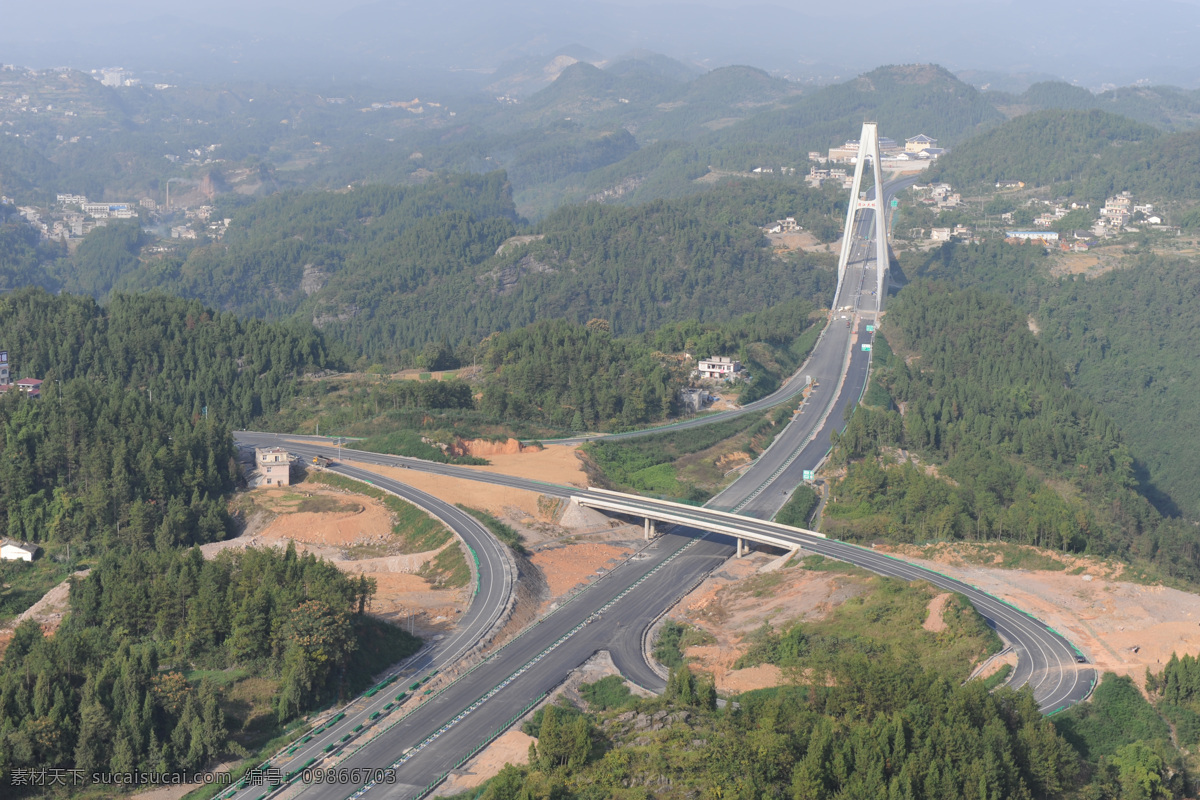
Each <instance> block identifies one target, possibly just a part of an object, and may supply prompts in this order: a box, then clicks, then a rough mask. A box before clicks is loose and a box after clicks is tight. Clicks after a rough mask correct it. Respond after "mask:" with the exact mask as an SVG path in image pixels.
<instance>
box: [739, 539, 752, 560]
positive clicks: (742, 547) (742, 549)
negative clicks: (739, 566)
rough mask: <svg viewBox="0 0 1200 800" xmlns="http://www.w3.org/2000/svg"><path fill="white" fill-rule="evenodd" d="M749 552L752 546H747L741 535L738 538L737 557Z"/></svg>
mask: <svg viewBox="0 0 1200 800" xmlns="http://www.w3.org/2000/svg"><path fill="white" fill-rule="evenodd" d="M749 552H750V548H749V547H747V546H746V540H745V539H743V538H742V537H740V536H739V537H738V540H737V557H738V558H741V557H742V556H744V555H746V554H747V553H749Z"/></svg>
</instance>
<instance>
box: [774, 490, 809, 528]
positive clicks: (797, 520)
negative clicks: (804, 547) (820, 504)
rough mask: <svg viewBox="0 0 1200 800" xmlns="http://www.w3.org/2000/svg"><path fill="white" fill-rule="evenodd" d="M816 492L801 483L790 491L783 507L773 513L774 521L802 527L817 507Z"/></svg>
mask: <svg viewBox="0 0 1200 800" xmlns="http://www.w3.org/2000/svg"><path fill="white" fill-rule="evenodd" d="M817 500H818V497H817V492H816V490H814V489H813V488H812V487H811V486H809V485H807V484H801V485H799V486H797V487H796V491H794V492H792V496H791V497H789V498H788V501H787V503H786V504H785V505H784V507H783V508H781V509H779V513H778V514H776V515H775V521H776V522H778V523H780V524H782V525H791V526H792V527H793V528H803V527H804V526H805V525H807V524H808V518H809V517H810V516H811V515H812V512H813V509H814V508H816V507H817Z"/></svg>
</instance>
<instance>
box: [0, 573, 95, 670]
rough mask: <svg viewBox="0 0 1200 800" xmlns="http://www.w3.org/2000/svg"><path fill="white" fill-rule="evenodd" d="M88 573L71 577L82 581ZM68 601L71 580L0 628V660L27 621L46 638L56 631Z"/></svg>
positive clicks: (52, 590) (67, 580)
mask: <svg viewBox="0 0 1200 800" xmlns="http://www.w3.org/2000/svg"><path fill="white" fill-rule="evenodd" d="M90 572H91V570H90V569H84V570H80V571H79V572H76V573H75V574H74V575H72V576H71V577H72V578H77V579H79V580H83V579H84V578H86V577H87V576H88V573H90ZM70 599H71V578H67V579H66V580H65V581H63V582H62V583H60V584H58V585H57V586H55V587H54V588H53V589H51V590H50V591H48V592H46V593H45V594H44V595H42V598H41V599H40V600H38V601H37V602H36V603H34V604H33V605H31V606H30V607H29V608H27V609H25V610H24V611H22V612H21V613H20V614H19V615H18V616H17V618H16V619H14V620H13V621H12V623H11V624H9V625H8V626H7V627H4V628H0V658H3V657H4V650H5V648H7V647H8V643H9V642H10V641H12V637H13V633H14V632H15V631H16V629H17V626H18V625H20V624H21V623H22V622H24V621H25V620H27V619H32V620H33V621H34V622H36V623H37V624H38V625H40V626H41V627H42V632H43V633H45V634H46V635H47V636H49V635H50V634H52V633H54V632H55V631H56V630H58V626H59V625H60V624H61V623H62V621H63V617H65V616H66V615H67V610H68V608H69V602H70Z"/></svg>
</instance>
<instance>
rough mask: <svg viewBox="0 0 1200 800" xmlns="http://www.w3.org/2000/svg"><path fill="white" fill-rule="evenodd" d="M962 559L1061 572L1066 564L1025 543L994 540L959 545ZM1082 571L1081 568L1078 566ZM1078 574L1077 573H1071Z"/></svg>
mask: <svg viewBox="0 0 1200 800" xmlns="http://www.w3.org/2000/svg"><path fill="white" fill-rule="evenodd" d="M958 550H959V552H960V553H961V555H962V559H963V560H964V561H969V562H971V563H973V564H980V565H982V566H987V567H999V568H1000V569H1029V570H1048V571H1051V572H1061V571H1062V570H1065V569H1066V568H1067V565H1066V564H1065V563H1063V562H1062V561H1060V560H1059V559H1057V558H1055V557H1054V556H1053V555H1050V554H1048V553H1045V552H1042V551H1040V550H1038V549H1037V548H1035V547H1029V546H1027V545H1019V544H1010V543H1008V542H994V543H991V544H981V545H974V546H970V547H959V548H958ZM1080 572H1082V568H1080ZM1071 574H1079V573H1071Z"/></svg>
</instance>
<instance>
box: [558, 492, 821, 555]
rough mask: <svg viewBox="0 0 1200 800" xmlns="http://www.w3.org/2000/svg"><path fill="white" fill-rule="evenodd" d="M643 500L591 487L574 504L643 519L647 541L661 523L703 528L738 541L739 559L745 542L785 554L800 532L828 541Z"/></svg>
mask: <svg viewBox="0 0 1200 800" xmlns="http://www.w3.org/2000/svg"><path fill="white" fill-rule="evenodd" d="M642 499H644V498H642V497H641V496H640V495H636V494H627V493H625V492H614V491H611V490H609V489H597V488H595V487H594V486H589V487H588V490H587V492H586V493H584V494H574V495H571V502H572V503H578V504H579V505H581V506H586V507H587V508H595V509H598V510H600V511H608V512H611V513H614V514H625V515H627V516H631V517H641V518H642V519H643V520H644V521H645V528H644V530H645V532H646V540H647V541H649V540H650V539H651V538H652V537H653V536H654V534H655V523H658V522H666V523H669V524H671V525H687V526H690V527H699V528H701V529H702V530H706V531H708V532H710V533H724V534H728V535H729V536H732V537H734V539H736V540H737V555H738V558H741V557H742V556H743V555H745V554H746V546H745V542H746V541H747V540H748V541H752V542H758V543H759V544H765V545H769V546H771V547H782V548H783V549H784V550H795V549H796V548H797V547H798V546H799V545H798V544H797V542H796V539H795V538H794V537H795V535H796V532H797V531H799V532H800V533H803V534H805V535H806V536H816V537H818V538H821V539H824V538H825V534H823V533H818V532H816V531H810V530H804V529H803V528H793V527H791V526H790V525H781V524H779V523H778V522H761V523H759V526H758V527H756V528H754V529H753V530H747V529H746V528H745V525H744V523H745V522H746V517H744V516H742V515H740V514H731V513H729V512H728V511H716V510H714V509H708V508H706V509H699V508H697V507H696V506H689V505H684V504H683V503H675V502H672V501H670V500H658V501H655V503H653V504H646V503H641V502H639V501H640V500H642Z"/></svg>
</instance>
